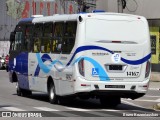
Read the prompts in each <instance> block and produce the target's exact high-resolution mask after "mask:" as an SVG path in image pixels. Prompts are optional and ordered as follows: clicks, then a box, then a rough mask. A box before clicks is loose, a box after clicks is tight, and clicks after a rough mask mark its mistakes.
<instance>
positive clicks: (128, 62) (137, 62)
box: [121, 53, 151, 65]
mask: <svg viewBox="0 0 160 120" xmlns="http://www.w3.org/2000/svg"><path fill="white" fill-rule="evenodd" d="M150 58H151V53H150V54H148V55H147V56H145V57H144V58H142V59H139V60H127V59H124V58H121V60H122V61H123V62H124V63H127V64H130V65H139V64H143V63H144V62H146V61H148V60H149V59H150Z"/></svg>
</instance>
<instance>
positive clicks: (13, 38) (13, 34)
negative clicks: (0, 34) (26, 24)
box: [10, 32, 15, 42]
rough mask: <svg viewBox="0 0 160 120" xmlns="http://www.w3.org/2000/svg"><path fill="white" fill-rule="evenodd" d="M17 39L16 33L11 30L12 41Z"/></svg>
mask: <svg viewBox="0 0 160 120" xmlns="http://www.w3.org/2000/svg"><path fill="white" fill-rule="evenodd" d="M14 40H15V33H14V32H11V34H10V41H11V42H12V41H14Z"/></svg>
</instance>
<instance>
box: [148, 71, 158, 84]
mask: <svg viewBox="0 0 160 120" xmlns="http://www.w3.org/2000/svg"><path fill="white" fill-rule="evenodd" d="M150 80H151V81H152V82H160V72H152V73H151V78H150Z"/></svg>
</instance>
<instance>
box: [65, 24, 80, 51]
mask: <svg viewBox="0 0 160 120" xmlns="http://www.w3.org/2000/svg"><path fill="white" fill-rule="evenodd" d="M76 29H77V22H75V21H72V22H71V21H69V22H66V23H65V33H64V37H63V41H62V54H70V52H71V51H72V49H73V47H74V44H75V36H76Z"/></svg>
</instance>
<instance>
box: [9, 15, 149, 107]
mask: <svg viewBox="0 0 160 120" xmlns="http://www.w3.org/2000/svg"><path fill="white" fill-rule="evenodd" d="M10 42H11V46H10V60H9V77H10V82H16V83H17V87H16V88H17V94H18V95H30V94H31V93H32V91H38V92H43V93H46V94H48V96H49V100H50V103H57V101H58V100H59V99H60V98H62V97H64V96H74V97H79V98H82V99H83V98H85V99H87V98H98V99H100V102H101V104H102V105H105V106H117V105H118V104H120V103H121V98H131V99H136V98H139V97H142V96H143V95H144V94H145V93H146V92H147V90H148V85H149V79H150V73H151V67H150V59H151V47H150V35H149V28H148V23H147V20H146V19H145V18H144V17H142V16H136V15H129V14H118V13H106V12H104V13H86V14H69V15H53V16H47V17H43V16H41V15H39V16H34V17H31V18H26V19H22V20H21V21H19V23H18V24H17V26H16V28H15V30H14V31H13V32H12V33H11V37H10Z"/></svg>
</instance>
